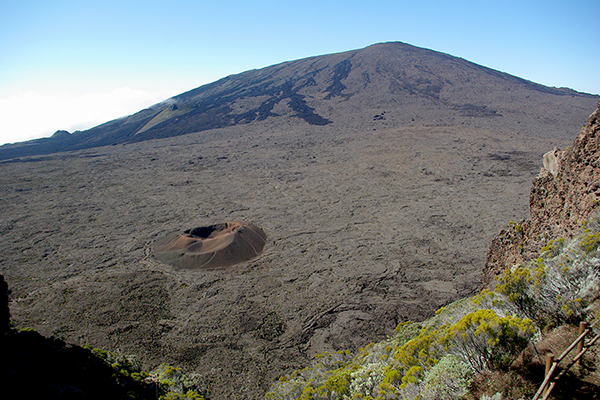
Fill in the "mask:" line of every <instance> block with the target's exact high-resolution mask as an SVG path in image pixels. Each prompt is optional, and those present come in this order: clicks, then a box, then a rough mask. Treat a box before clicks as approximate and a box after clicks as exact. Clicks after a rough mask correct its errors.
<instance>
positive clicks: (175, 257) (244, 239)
mask: <svg viewBox="0 0 600 400" xmlns="http://www.w3.org/2000/svg"><path fill="white" fill-rule="evenodd" d="M266 239H267V235H265V233H264V232H263V231H262V229H260V228H258V227H256V226H254V225H252V224H247V223H243V222H225V223H222V224H216V225H211V226H206V227H200V228H194V229H188V230H187V231H185V232H184V233H183V234H177V235H169V236H167V237H165V238H164V239H162V240H159V241H158V242H157V243H156V244H155V246H154V250H155V252H156V257H157V258H158V259H159V260H161V261H163V262H165V263H167V264H170V265H173V266H174V267H175V268H178V269H211V268H221V267H230V266H232V265H236V264H239V263H241V262H244V261H249V260H252V259H253V258H256V257H257V256H258V255H259V254H260V253H261V252H262V249H263V247H264V246H265V243H266Z"/></svg>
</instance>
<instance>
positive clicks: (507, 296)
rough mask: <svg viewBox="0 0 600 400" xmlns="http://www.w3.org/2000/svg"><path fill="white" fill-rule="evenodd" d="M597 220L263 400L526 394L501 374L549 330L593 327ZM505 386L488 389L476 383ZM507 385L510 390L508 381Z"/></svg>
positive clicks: (516, 378) (320, 360)
mask: <svg viewBox="0 0 600 400" xmlns="http://www.w3.org/2000/svg"><path fill="white" fill-rule="evenodd" d="M599 245H600V221H599V219H598V218H595V219H594V220H592V221H590V222H589V223H587V224H586V227H585V230H584V231H583V232H581V234H579V235H578V236H576V237H575V238H573V239H572V240H565V239H557V240H553V241H549V242H548V243H547V244H546V245H545V246H544V247H543V248H542V249H541V251H540V256H539V257H538V258H537V259H535V260H533V261H531V262H528V263H525V264H517V265H514V266H513V267H512V268H511V269H508V270H506V271H504V273H503V274H501V275H500V276H499V277H498V278H497V281H496V285H495V287H494V289H493V290H483V291H482V292H481V293H480V294H478V295H476V296H473V297H472V298H468V299H463V300H460V301H457V302H455V303H452V304H449V305H448V306H446V307H443V308H441V309H440V310H438V312H437V313H436V315H435V316H434V317H432V318H430V319H429V320H426V321H424V322H422V323H411V322H404V323H401V324H399V325H398V326H397V328H396V330H395V333H394V335H393V336H392V337H390V338H388V339H387V340H385V341H382V342H379V343H373V344H370V345H368V346H366V347H365V348H363V349H361V350H360V351H359V352H358V353H357V354H356V355H355V356H354V357H350V356H348V354H347V353H340V354H324V355H321V356H320V357H317V358H316V359H315V362H314V364H313V365H312V366H311V367H308V368H305V369H303V370H301V371H298V372H295V373H294V374H292V375H291V376H289V377H282V378H281V379H280V380H279V382H277V383H276V384H275V385H273V387H272V388H271V390H270V391H269V392H268V393H267V396H266V398H268V399H296V398H301V399H307V400H308V399H312V400H317V399H459V398H469V399H492V398H493V399H512V398H519V397H521V396H528V395H531V394H532V393H530V392H531V391H532V390H533V391H535V385H532V383H531V382H529V381H528V380H527V378H525V377H522V376H521V375H519V374H518V373H517V372H515V371H513V370H511V369H510V367H511V365H512V364H513V363H514V361H515V359H516V358H517V357H518V356H519V355H520V354H521V353H522V352H523V350H524V349H526V348H527V347H528V346H531V345H532V344H533V343H535V342H537V341H539V340H540V339H541V338H542V332H543V331H544V330H547V329H549V328H551V327H554V326H558V325H562V324H570V323H576V322H578V321H580V320H584V319H588V320H589V319H593V318H594V313H593V312H592V311H591V308H590V305H591V304H592V303H593V301H594V300H595V299H596V296H597V285H598V284H599V283H600V272H599V270H598V267H599V266H600V258H599V251H598V247H599ZM492 375H493V376H494V377H495V378H494V381H496V382H505V383H506V387H504V388H503V387H496V386H494V385H492V384H491V383H490V382H488V381H487V380H486V379H485V377H490V376H492ZM509 382H510V383H509Z"/></svg>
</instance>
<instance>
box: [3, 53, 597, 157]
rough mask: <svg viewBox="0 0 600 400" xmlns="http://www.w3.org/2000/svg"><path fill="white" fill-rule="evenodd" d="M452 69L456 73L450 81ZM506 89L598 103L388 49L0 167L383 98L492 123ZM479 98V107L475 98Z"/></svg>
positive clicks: (28, 148)
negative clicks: (479, 118)
mask: <svg viewBox="0 0 600 400" xmlns="http://www.w3.org/2000/svg"><path fill="white" fill-rule="evenodd" d="M454 70H460V71H462V72H461V73H460V74H454V75H451V74H450V73H451V72H452V71H454ZM348 85H350V86H348ZM374 88H375V89H374ZM457 88H459V89H457ZM511 90H512V91H515V90H516V91H517V92H519V93H518V94H517V95H514V96H513V95H511V96H512V97H515V96H516V97H525V96H528V94H523V93H525V92H534V93H543V94H545V95H550V96H559V97H573V98H575V97H577V98H582V99H591V98H598V96H593V95H590V94H586V93H580V92H576V91H574V90H572V89H565V88H552V87H547V86H543V85H540V84H537V83H533V82H531V81H527V80H525V79H523V78H519V77H515V76H512V75H509V74H507V73H504V72H500V71H496V70H493V69H491V68H488V67H484V66H481V65H478V64H475V63H472V62H470V61H467V60H465V59H462V58H458V57H454V56H451V55H449V54H446V53H439V52H435V51H433V50H428V49H423V48H418V47H414V46H411V45H408V44H405V43H401V42H388V43H379V44H374V45H371V46H368V47H366V48H363V49H360V50H350V51H346V52H342V53H335V54H329V55H323V56H315V57H308V58H304V59H299V60H294V61H287V62H283V63H279V64H275V65H272V66H269V67H265V68H261V69H254V70H249V71H245V72H242V73H239V74H233V75H229V76H226V77H224V78H221V79H219V80H217V81H215V82H212V83H209V84H206V85H202V86H200V87H198V88H194V89H191V90H189V91H187V92H184V93H181V94H179V95H177V96H174V97H172V98H170V99H167V100H165V101H163V102H160V103H157V104H155V105H153V106H151V107H148V108H146V109H144V110H141V111H139V112H137V113H135V114H133V115H130V116H125V117H122V118H118V119H115V120H111V121H107V122H106V123H104V124H101V125H98V126H96V127H93V128H91V129H88V130H86V131H77V132H75V133H73V134H71V135H66V134H61V135H57V136H53V137H51V138H45V139H37V140H34V141H29V142H22V143H18V144H11V145H4V146H1V147H0V160H1V159H7V158H13V157H19V156H24V155H40V154H51V153H54V152H58V151H69V150H77V149H85V148H93V147H97V146H105V145H114V144H126V143H132V142H138V141H144V140H151V139H157V138H166V137H172V136H179V135H183V134H187V133H193V132H199V131H206V130H211V129H219V128H224V127H228V126H236V125H240V124H249V123H253V122H255V121H256V122H259V121H264V120H266V119H267V118H281V117H287V118H288V119H292V120H293V119H299V120H302V121H304V123H307V124H309V125H318V126H319V125H328V124H332V123H334V122H335V123H342V122H343V121H340V116H343V115H344V113H343V111H344V107H343V105H342V104H341V103H343V102H348V103H349V104H351V107H352V110H353V111H354V112H356V111H357V110H358V111H360V110H361V109H362V108H363V107H362V106H364V105H369V106H370V107H373V106H375V105H381V103H382V100H383V99H386V101H387V102H388V107H390V106H391V107H394V105H395V104H393V103H399V105H400V106H402V105H403V104H404V105H405V104H406V103H407V102H409V103H415V98H416V99H417V100H416V101H417V103H419V105H418V107H417V109H416V110H415V112H417V113H418V111H419V110H426V109H430V108H433V109H437V110H438V112H439V111H442V114H443V116H442V119H443V120H452V119H454V118H456V117H461V116H462V117H488V116H499V115H503V112H504V113H506V112H507V111H506V110H505V108H506V106H507V103H510V101H511V98H510V97H511V96H509V97H507V93H506V92H508V91H511ZM521 92H523V93H521ZM484 93H485V95H484V96H483V99H484V103H485V104H481V103H482V101H481V100H482V99H480V98H479V97H477V96H482V95H483V94H484ZM355 97H358V98H359V99H358V100H357V99H355ZM378 97H379V101H373V100H374V99H377V98H378ZM377 103H379V104H377ZM390 103H392V104H390ZM174 104H175V105H177V107H179V111H178V112H175V113H173V112H172V113H170V115H167V114H166V113H165V110H167V109H168V108H169V107H172V106H173V105H174ZM181 106H183V107H181ZM332 107H333V109H332ZM413 108H415V107H414V105H413ZM503 108H504V110H503ZM328 109H329V110H328ZM497 109H498V110H497ZM274 110H275V111H274ZM512 111H513V112H514V110H512ZM161 113H163V115H162V118H158V117H159V115H160V114H161ZM334 116H336V117H334ZM157 118H158V119H157ZM342 118H343V117H342ZM152 121H154V122H153V123H151V122H152ZM294 122H296V123H297V122H298V121H294ZM404 123H408V121H404Z"/></svg>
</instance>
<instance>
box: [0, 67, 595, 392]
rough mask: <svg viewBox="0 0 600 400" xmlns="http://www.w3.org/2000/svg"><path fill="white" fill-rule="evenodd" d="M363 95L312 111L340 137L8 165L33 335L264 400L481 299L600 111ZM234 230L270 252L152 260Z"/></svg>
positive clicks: (296, 130) (209, 144)
mask: <svg viewBox="0 0 600 400" xmlns="http://www.w3.org/2000/svg"><path fill="white" fill-rule="evenodd" d="M382 57H383V56H382ZM447 57H449V56H447ZM383 60H384V61H385V60H389V58H384V59H383ZM353 71H354V70H353ZM259 72H260V71H258V72H256V73H259ZM463 72H464V71H463ZM465 74H466V75H465V77H467V78H468V76H470V75H469V74H468V73H465ZM362 76H363V77H364V75H362ZM467 78H465V79H467ZM350 80H351V75H349V77H348V80H345V81H343V82H345V84H346V86H347V89H346V90H347V91H349V90H350V89H352V90H356V91H357V95H356V96H353V97H350V98H347V99H344V98H341V97H340V96H338V97H337V100H336V103H335V107H333V106H328V105H327V104H328V103H327V102H326V101H325V99H322V100H318V99H315V100H314V102H313V103H310V104H311V106H312V107H314V110H315V113H318V115H320V116H321V118H326V119H328V120H330V121H333V122H331V123H328V124H324V125H319V124H310V123H309V122H308V121H307V120H306V119H303V118H298V117H297V116H294V115H288V116H286V115H284V113H283V112H281V115H282V116H278V117H277V116H269V117H267V118H266V119H264V120H262V121H254V122H252V123H251V124H245V125H238V126H230V127H225V128H220V129H213V130H205V131H203V132H199V133H191V134H187V135H185V136H177V137H172V138H167V139H160V140H150V141H143V142H139V143H131V144H119V145H115V146H106V147H99V148H95V149H86V150H80V151H77V152H70V153H57V154H53V155H42V156H35V157H29V158H26V157H22V158H20V159H13V160H8V161H4V162H2V163H0V191H1V197H0V198H1V200H0V212H1V215H2V218H1V219H0V232H1V236H0V246H1V247H0V248H1V249H2V250H1V251H0V266H1V267H0V268H1V272H2V274H4V276H5V277H6V280H7V282H8V283H9V285H10V287H11V290H12V299H13V303H12V304H11V312H12V315H13V319H14V320H15V321H16V323H17V325H18V326H20V327H24V326H30V327H33V328H35V329H37V330H39V331H40V333H42V334H44V335H47V336H49V335H55V336H58V337H61V338H64V339H65V340H67V341H70V342H74V343H90V344H91V345H93V346H94V347H102V348H106V349H109V350H116V349H120V350H122V351H123V352H125V353H132V354H136V355H137V356H138V357H140V358H141V359H142V360H143V361H144V363H145V366H146V368H151V367H153V366H155V365H156V364H158V363H160V362H163V361H167V362H169V363H171V364H178V365H181V366H182V367H184V368H185V369H186V370H188V371H193V370H196V371H198V372H200V373H202V374H203V375H204V376H205V378H206V380H207V382H208V384H209V385H210V388H211V393H212V396H213V397H214V398H219V399H225V398H228V399H234V398H258V397H260V396H261V395H262V393H264V391H265V390H266V389H267V388H268V387H269V386H270V384H271V382H272V381H273V380H274V379H276V378H277V377H278V376H279V375H281V374H283V373H286V372H290V371H291V370H292V369H297V368H299V367H302V366H303V365H305V364H306V363H307V360H308V357H311V356H313V355H314V354H315V353H317V352H321V351H325V350H336V349H346V348H350V349H356V348H358V347H360V346H363V345H365V344H367V343H369V342H372V341H376V340H378V339H381V338H383V337H385V335H386V334H388V333H390V332H391V331H392V330H393V328H394V327H395V325H396V324H397V323H398V322H400V321H403V320H406V319H412V320H418V319H422V318H424V317H426V316H429V315H431V314H432V313H433V312H434V311H435V310H436V309H437V308H438V307H439V306H440V305H443V304H445V303H447V302H449V301H452V300H454V299H457V298H459V297H462V296H465V295H467V294H469V293H471V292H472V291H473V290H475V289H476V288H477V287H478V284H479V279H480V276H481V269H482V266H483V264H484V261H485V255H486V251H487V248H488V244H489V242H490V239H491V238H492V236H493V235H494V234H496V233H497V232H498V231H499V229H500V228H503V227H504V225H505V224H506V221H508V220H518V219H520V218H525V217H526V216H527V205H528V201H527V200H528V198H527V197H528V194H527V193H528V189H529V187H530V184H531V180H532V179H533V178H534V177H535V175H536V174H537V173H538V171H539V168H540V166H541V164H542V161H541V160H542V155H543V154H544V153H545V152H546V151H548V150H549V149H552V148H554V147H555V146H558V147H566V146H567V145H568V144H570V143H571V142H572V141H573V137H574V136H575V135H576V133H577V131H578V130H579V127H580V126H581V124H583V123H584V122H585V120H586V118H587V116H588V115H589V113H590V112H591V111H593V109H594V106H595V103H596V102H597V98H594V97H592V96H579V97H578V96H570V95H552V94H546V93H543V92H541V91H539V90H536V91H526V90H525V89H523V88H520V89H519V88H515V86H511V85H509V84H508V83H507V86H506V88H504V89H505V91H506V92H509V91H510V90H512V91H513V93H512V94H511V95H510V96H512V99H513V100H512V102H509V101H508V100H502V101H500V100H498V101H497V103H494V98H493V96H492V95H491V94H490V93H489V91H483V92H482V94H481V96H483V97H482V98H487V99H488V100H486V101H485V102H487V104H490V106H489V107H488V106H482V105H480V106H474V105H473V106H472V107H471V106H468V105H465V106H462V107H456V106H454V105H452V106H448V105H446V106H444V105H440V104H437V103H436V105H435V107H433V106H431V104H433V103H430V104H429V106H427V104H428V103H427V101H429V100H427V99H426V97H427V96H425V95H423V94H420V95H419V94H418V93H417V91H416V89H414V87H417V89H418V82H421V83H422V84H423V85H425V81H423V80H421V81H417V82H416V83H415V84H414V85H413V88H412V89H410V90H412V91H413V93H414V94H406V93H409V92H408V91H407V89H406V87H404V89H401V88H400V87H398V88H397V90H399V91H401V90H404V93H405V96H404V97H398V96H396V97H395V96H394V95H393V93H391V94H389V93H388V92H386V91H384V89H385V87H384V86H382V89H381V90H382V98H383V99H384V100H385V101H383V100H381V101H380V99H377V98H373V97H369V96H371V94H369V95H368V96H367V95H366V94H365V96H363V97H360V96H359V95H358V94H360V92H359V89H357V88H358V87H360V85H358V83H357V82H358V81H357V82H355V83H353V84H352V85H351V84H350ZM397 80H398V82H405V83H406V82H409V81H411V80H410V79H407V80H404V81H402V80H401V79H400V78H398V79H397ZM413 80H414V79H413ZM372 82H375V83H377V82H376V81H375V80H372ZM330 83H331V82H330ZM375 83H374V84H375ZM415 85H416V86H415ZM405 86H406V85H405ZM495 88H496V89H497V87H495ZM434 89H435V88H433V89H431V88H428V89H427V90H425V92H427V91H428V90H434ZM504 89H502V90H504ZM315 90H316V89H315ZM436 90H437V89H436ZM527 90H529V89H527ZM384 92H385V93H384ZM434 92H435V90H434ZM329 93H345V92H344V89H340V88H339V87H337V88H336V87H335V86H333V85H332V88H331V90H330V91H329ZM369 93H372V92H369ZM456 93H460V90H458V91H457V92H456ZM503 93H504V91H503ZM526 93H528V94H526ZM367 94H368V93H367ZM386 96H387V97H386ZM411 96H414V101H412V100H410V99H411V98H412V97H411ZM423 96H425V97H423ZM526 96H529V98H528V97H526ZM307 98H308V97H307ZM485 102H484V101H482V103H485ZM588 103H589V105H588ZM332 104H333V103H332ZM453 104H454V103H453ZM361 105H362V107H361ZM280 106H281V107H283V105H281V104H280ZM180 109H181V108H180ZM274 110H276V108H275V109H274ZM490 110H493V111H490ZM494 111H497V112H494ZM497 114H501V115H502V117H500V116H498V115H497ZM179 117H180V116H178V118H179ZM165 118H166V117H165ZM413 119H414V121H413ZM160 126H161V125H160V123H157V125H154V126H150V128H148V130H146V131H145V132H148V133H150V132H152V129H155V128H154V127H160ZM223 221H246V222H249V223H252V224H254V225H256V226H258V227H259V228H261V229H262V230H263V231H264V232H265V233H266V235H267V238H268V240H267V244H266V246H265V248H264V250H263V253H262V254H261V255H260V256H259V257H258V258H256V259H255V260H253V261H250V262H245V263H242V264H239V265H238V266H234V267H230V268H228V269H226V270H221V269H216V270H199V271H185V270H174V269H173V268H172V267H171V266H169V265H167V264H164V263H162V262H160V261H158V260H157V259H156V258H155V256H154V254H153V245H154V243H155V242H156V240H158V239H160V238H162V237H164V236H166V235H169V234H172V233H176V232H182V231H184V230H186V229H191V228H195V227H202V226H210V225H213V224H217V223H220V222H223Z"/></svg>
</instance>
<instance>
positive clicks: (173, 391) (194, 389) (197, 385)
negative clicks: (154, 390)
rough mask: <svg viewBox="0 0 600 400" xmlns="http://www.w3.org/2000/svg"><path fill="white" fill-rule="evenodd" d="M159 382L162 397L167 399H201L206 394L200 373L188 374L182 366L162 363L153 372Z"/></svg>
mask: <svg viewBox="0 0 600 400" xmlns="http://www.w3.org/2000/svg"><path fill="white" fill-rule="evenodd" d="M152 375H153V376H154V377H155V378H156V381H157V382H158V384H159V386H160V389H161V392H162V393H164V394H163V395H162V396H161V397H160V398H161V399H165V400H178V399H182V400H183V399H194V400H201V399H204V396H203V395H202V394H200V393H204V392H205V390H204V389H203V384H202V382H201V380H200V376H199V375H187V374H185V373H184V372H183V370H182V369H181V368H178V367H173V366H171V365H168V364H160V365H159V366H158V367H157V368H156V369H155V370H154V371H153V373H152Z"/></svg>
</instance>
